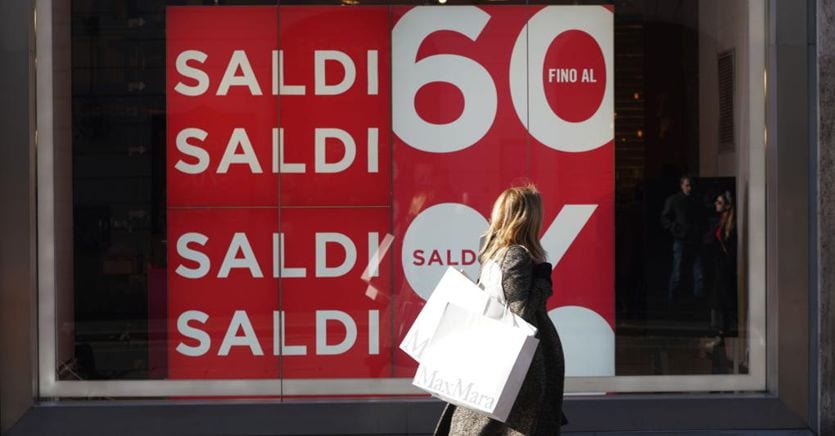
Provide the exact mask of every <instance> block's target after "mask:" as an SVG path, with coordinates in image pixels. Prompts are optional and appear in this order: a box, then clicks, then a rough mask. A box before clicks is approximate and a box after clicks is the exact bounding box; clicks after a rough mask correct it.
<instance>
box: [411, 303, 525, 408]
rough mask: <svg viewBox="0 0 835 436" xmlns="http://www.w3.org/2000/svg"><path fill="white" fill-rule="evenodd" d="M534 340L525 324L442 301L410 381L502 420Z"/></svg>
mask: <svg viewBox="0 0 835 436" xmlns="http://www.w3.org/2000/svg"><path fill="white" fill-rule="evenodd" d="M538 344H539V339H536V337H534V336H533V335H530V334H529V331H528V330H527V329H524V328H520V327H514V326H512V325H508V324H505V323H502V322H500V321H498V320H495V319H493V318H490V317H487V316H484V315H482V314H480V313H474V312H472V311H469V310H467V309H464V308H462V307H460V306H457V305H455V304H447V305H446V306H445V308H444V311H443V313H442V316H441V319H440V322H439V323H438V328H437V330H436V331H435V334H434V335H433V336H432V339H431V340H430V341H429V344H427V346H426V348H425V349H424V350H423V355H422V356H421V360H420V366H418V370H417V373H416V374H415V378H414V380H412V384H414V385H415V386H417V387H419V388H421V389H423V390H425V391H427V392H429V393H431V394H432V395H434V396H437V397H438V398H441V399H442V400H445V401H447V402H449V403H452V404H455V405H458V406H463V407H467V408H469V409H473V410H477V411H480V412H483V413H485V414H487V415H489V416H490V417H491V418H493V419H496V420H499V421H502V422H504V421H506V420H507V417H508V415H509V414H510V410H511V408H512V407H513V403H514V402H515V401H516V396H517V395H518V394H519V389H520V388H521V387H522V382H523V381H524V380H525V375H526V374H527V373H528V367H530V364H531V359H533V355H534V353H535V352H536V347H537V345H538Z"/></svg>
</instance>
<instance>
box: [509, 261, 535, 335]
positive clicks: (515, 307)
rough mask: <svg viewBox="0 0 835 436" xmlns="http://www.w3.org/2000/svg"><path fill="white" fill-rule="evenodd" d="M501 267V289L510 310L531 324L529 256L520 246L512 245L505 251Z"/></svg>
mask: <svg viewBox="0 0 835 436" xmlns="http://www.w3.org/2000/svg"><path fill="white" fill-rule="evenodd" d="M501 267H502V288H503V289H504V296H505V299H506V300H507V304H508V305H509V306H510V310H511V311H513V313H515V314H517V315H519V316H521V317H522V319H524V320H525V321H528V322H531V321H532V320H533V316H534V311H533V310H532V309H533V307H532V306H530V305H529V301H528V300H529V298H530V294H531V285H532V284H533V261H532V260H531V255H530V254H528V251H527V250H525V249H524V248H523V247H522V246H521V245H512V246H510V247H509V248H508V249H507V253H506V254H505V256H504V259H503V260H502V265H501ZM529 318H530V319H529Z"/></svg>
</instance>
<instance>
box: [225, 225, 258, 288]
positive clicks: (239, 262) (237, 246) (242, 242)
mask: <svg viewBox="0 0 835 436" xmlns="http://www.w3.org/2000/svg"><path fill="white" fill-rule="evenodd" d="M239 251H240V252H241V253H242V254H243V257H241V258H239V257H237V256H238V252H239ZM232 268H246V269H248V270H249V272H250V274H252V277H255V278H262V277H264V274H262V273H261V267H260V266H258V260H257V259H256V258H255V253H253V252H252V247H251V246H250V245H249V239H247V237H246V234H245V233H235V235H234V236H232V242H230V243H229V249H228V250H226V257H224V258H223V263H222V264H221V265H220V272H218V273H217V276H218V277H219V278H226V277H229V271H230V270H231V269H232Z"/></svg>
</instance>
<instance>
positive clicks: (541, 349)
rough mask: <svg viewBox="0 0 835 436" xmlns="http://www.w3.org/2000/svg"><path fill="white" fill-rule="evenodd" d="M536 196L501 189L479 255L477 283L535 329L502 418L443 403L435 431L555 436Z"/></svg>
mask: <svg viewBox="0 0 835 436" xmlns="http://www.w3.org/2000/svg"><path fill="white" fill-rule="evenodd" d="M542 221H543V208H542V197H541V196H540V194H539V192H538V191H537V190H536V188H535V187H533V186H532V185H529V186H524V187H514V188H509V189H507V190H505V191H504V192H502V193H501V195H499V197H498V198H497V199H496V202H495V203H494V204H493V211H492V214H491V217H490V227H489V228H488V230H487V233H486V234H485V235H484V236H485V238H484V246H483V247H482V249H481V252H480V253H479V260H480V261H481V274H480V277H479V285H480V286H482V287H483V288H484V290H485V291H487V292H489V293H491V294H494V296H495V297H496V298H499V299H500V300H502V301H505V302H506V303H507V304H508V306H509V307H510V310H511V311H513V312H514V313H516V314H517V315H519V316H521V317H522V318H523V319H524V320H525V321H527V322H529V323H531V324H532V325H533V326H534V327H536V328H537V330H538V332H537V338H539V346H538V348H537V350H536V353H535V354H534V357H533V360H532V361H531V366H530V368H529V369H528V373H527V375H526V376H525V381H524V382H523V384H522V387H521V389H520V390H519V395H518V396H517V397H516V402H515V403H514V405H513V408H512V409H511V411H510V416H509V417H508V419H507V422H504V423H503V422H500V421H496V420H493V419H490V418H489V417H488V416H487V415H484V414H482V413H480V412H476V411H473V410H470V409H467V408H464V407H458V406H454V405H452V404H448V405H447V406H446V409H444V413H443V415H441V419H440V421H439V422H438V426H437V428H436V430H435V434H436V435H450V436H465V435H482V436H486V435H491V436H492V435H525V436H539V435H543V436H545V435H547V436H552V435H559V434H560V426H561V425H562V423H563V420H564V418H563V414H562V397H563V381H564V377H565V361H564V358H563V352H562V345H561V344H560V337H559V335H558V334H557V330H556V329H555V328H554V325H553V323H551V320H550V319H549V318H548V312H547V311H546V309H545V303H546V301H547V300H548V297H550V296H551V294H552V293H553V291H552V289H551V264H549V263H548V262H545V251H544V250H543V249H542V245H541V244H540V243H539V234H540V231H541V230H542Z"/></svg>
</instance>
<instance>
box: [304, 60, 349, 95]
mask: <svg viewBox="0 0 835 436" xmlns="http://www.w3.org/2000/svg"><path fill="white" fill-rule="evenodd" d="M313 58H314V69H313V78H314V81H315V87H314V93H315V94H316V95H338V94H342V93H343V92H345V91H347V90H348V88H350V87H351V85H353V84H354V80H356V77H357V70H356V67H355V66H354V61H352V60H351V58H350V57H349V56H348V55H347V54H345V53H343V52H341V51H338V50H316V51H314V52H313ZM327 61H336V62H339V63H340V64H341V65H342V68H343V69H344V70H345V76H344V77H342V81H341V82H339V83H337V84H335V85H328V84H327V77H326V73H327V70H326V65H327Z"/></svg>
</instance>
